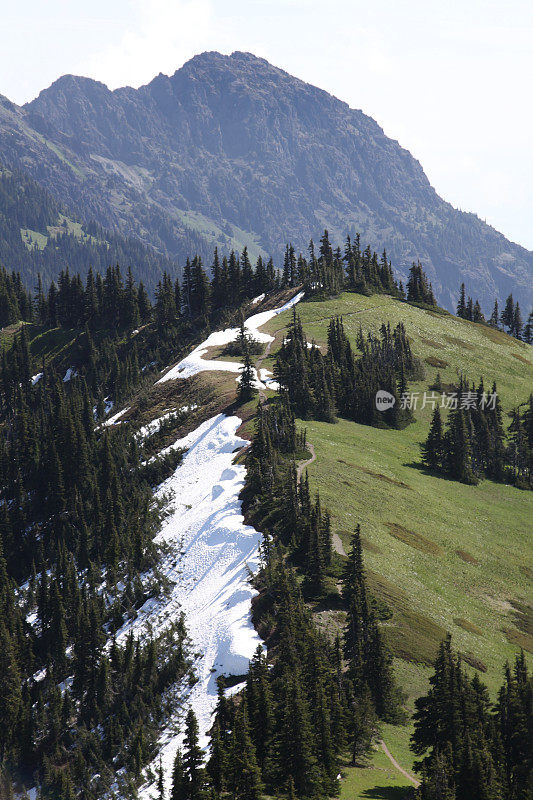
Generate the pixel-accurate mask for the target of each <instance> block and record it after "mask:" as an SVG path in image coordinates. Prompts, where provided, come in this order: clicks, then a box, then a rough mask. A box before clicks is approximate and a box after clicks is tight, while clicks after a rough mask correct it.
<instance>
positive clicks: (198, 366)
mask: <svg viewBox="0 0 533 800" xmlns="http://www.w3.org/2000/svg"><path fill="white" fill-rule="evenodd" d="M303 296H304V293H303V292H300V293H299V294H297V295H295V297H293V298H292V299H291V300H289V301H288V303H285V305H283V306H281V308H275V309H272V310H271V311H262V312H261V313H259V314H254V315H253V316H251V317H248V319H247V320H246V321H245V323H244V325H245V327H246V330H247V331H248V332H249V333H250V334H251V335H252V336H253V338H254V339H255V340H256V341H258V342H264V343H266V342H272V341H273V340H274V337H273V336H270V335H269V334H268V333H262V332H261V331H259V330H258V328H260V327H261V325H265V324H266V323H267V322H268V321H269V320H271V319H272V318H273V317H275V316H276V315H277V314H281V312H282V311H287V309H289V308H292V307H293V306H294V305H296V303H298V302H299V301H300V300H301V299H302V297H303ZM238 333H239V329H238V328H226V329H225V330H223V331H215V332H214V333H212V334H211V335H210V336H208V337H207V339H206V340H205V342H202V344H199V345H198V347H195V349H194V350H193V351H192V353H190V354H189V355H188V356H186V357H185V358H184V359H182V360H181V361H180V362H179V364H176V366H174V367H172V368H171V369H170V370H169V371H168V372H167V373H166V374H165V375H163V377H162V378H160V379H159V380H158V381H157V383H163V382H164V381H173V380H176V378H190V377H192V376H193V375H197V374H198V373H199V372H205V371H206V370H217V371H220V372H239V371H240V370H241V368H242V364H240V363H239V362H238V361H216V360H213V359H211V360H204V358H203V357H204V355H205V354H206V352H207V350H208V349H209V348H210V347H224V346H225V345H227V344H229V343H230V342H233V341H234V340H235V339H236V338H237V336H238Z"/></svg>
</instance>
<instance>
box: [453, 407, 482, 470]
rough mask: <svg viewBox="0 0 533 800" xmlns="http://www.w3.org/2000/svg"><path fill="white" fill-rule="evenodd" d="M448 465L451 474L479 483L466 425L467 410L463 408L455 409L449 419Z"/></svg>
mask: <svg viewBox="0 0 533 800" xmlns="http://www.w3.org/2000/svg"><path fill="white" fill-rule="evenodd" d="M446 440H447V466H448V470H449V472H450V474H451V475H452V476H453V477H454V478H456V480H458V481H461V483H467V484H471V485H475V484H477V483H478V480H477V478H476V476H475V475H474V472H473V470H472V447H471V442H470V435H469V433H468V429H467V426H466V419H465V412H464V411H463V409H462V408H459V409H457V410H456V411H453V412H452V413H451V414H450V418H449V420H448V430H447V432H446Z"/></svg>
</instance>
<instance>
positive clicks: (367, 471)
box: [337, 458, 411, 489]
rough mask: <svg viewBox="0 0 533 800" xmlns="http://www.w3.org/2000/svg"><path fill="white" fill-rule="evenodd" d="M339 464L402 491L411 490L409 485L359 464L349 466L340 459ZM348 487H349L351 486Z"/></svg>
mask: <svg viewBox="0 0 533 800" xmlns="http://www.w3.org/2000/svg"><path fill="white" fill-rule="evenodd" d="M337 462H338V463H339V464H345V465H346V466H347V467H351V468H352V469H358V470H359V471H360V472H364V473H365V475H370V476H371V477H372V478H377V479H378V480H379V481H384V482H385V483H390V484H393V485H394V486H400V487H401V488H402V489H410V488H411V487H410V486H409V484H408V483H404V482H403V481H397V480H395V479H394V478H389V476H388V475H383V474H382V473H381V472H374V470H372V469H368V467H361V466H360V465H359V464H349V463H348V462H347V461H343V460H342V458H338V459H337ZM347 485H348V486H349V485H350V484H347Z"/></svg>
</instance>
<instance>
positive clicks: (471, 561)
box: [455, 550, 479, 566]
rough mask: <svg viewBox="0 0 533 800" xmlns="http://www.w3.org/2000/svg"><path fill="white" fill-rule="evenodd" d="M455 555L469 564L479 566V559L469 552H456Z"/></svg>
mask: <svg viewBox="0 0 533 800" xmlns="http://www.w3.org/2000/svg"><path fill="white" fill-rule="evenodd" d="M455 553H456V555H458V556H459V558H461V559H462V560H463V561H466V563H467V564H474V565H475V566H477V565H478V564H479V561H478V560H477V558H474V556H473V555H472V553H469V552H468V550H456V551H455Z"/></svg>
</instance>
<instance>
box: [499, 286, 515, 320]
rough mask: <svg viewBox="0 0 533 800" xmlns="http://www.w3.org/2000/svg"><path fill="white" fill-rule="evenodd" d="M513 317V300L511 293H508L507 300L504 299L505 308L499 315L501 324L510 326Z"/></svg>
mask: <svg viewBox="0 0 533 800" xmlns="http://www.w3.org/2000/svg"><path fill="white" fill-rule="evenodd" d="M513 318H514V300H513V295H512V294H510V295H509V297H508V298H507V300H506V301H505V308H504V309H503V311H502V315H501V323H502V325H505V327H506V328H511V327H512V325H513Z"/></svg>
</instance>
